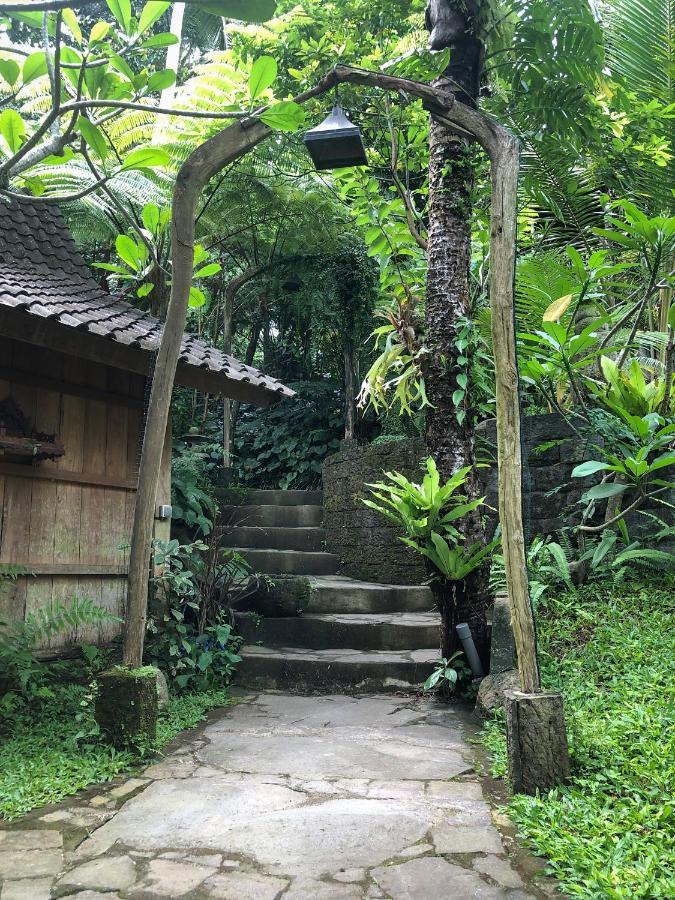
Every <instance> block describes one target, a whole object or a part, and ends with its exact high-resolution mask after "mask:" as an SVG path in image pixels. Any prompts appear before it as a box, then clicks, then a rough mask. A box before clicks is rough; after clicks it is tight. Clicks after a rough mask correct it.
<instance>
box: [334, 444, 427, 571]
mask: <svg viewBox="0 0 675 900" xmlns="http://www.w3.org/2000/svg"><path fill="white" fill-rule="evenodd" d="M425 455H426V451H425V449H424V442H423V441H422V440H420V439H404V440H396V441H386V442H382V443H380V444H370V445H368V446H366V447H363V446H358V445H356V444H354V442H345V443H343V445H341V449H340V451H339V452H338V453H335V454H333V455H332V456H329V457H327V459H326V460H325V462H324V469H323V512H324V527H325V529H326V550H328V552H329V553H334V554H336V556H338V557H339V559H340V572H341V573H342V574H343V575H347V576H349V577H351V578H358V579H360V580H363V581H376V582H382V583H387V584H422V583H423V582H424V581H425V580H426V577H427V575H426V569H425V567H424V562H423V560H422V558H421V557H420V556H419V554H417V553H415V552H414V551H413V550H411V549H410V548H408V547H406V546H405V545H404V544H402V543H401V540H400V533H399V531H398V530H397V529H396V528H395V527H394V526H392V525H390V524H389V523H388V522H386V521H385V520H384V519H383V518H382V517H381V516H380V515H378V513H376V512H374V511H373V510H371V509H368V507H367V506H365V504H364V503H363V498H364V497H368V496H370V494H369V491H368V488H367V487H366V484H368V483H369V482H375V481H380V480H381V478H382V474H383V472H386V471H398V472H403V473H404V474H405V475H406V476H407V477H409V478H418V477H419V476H420V475H421V465H422V461H423V459H424V457H425Z"/></svg>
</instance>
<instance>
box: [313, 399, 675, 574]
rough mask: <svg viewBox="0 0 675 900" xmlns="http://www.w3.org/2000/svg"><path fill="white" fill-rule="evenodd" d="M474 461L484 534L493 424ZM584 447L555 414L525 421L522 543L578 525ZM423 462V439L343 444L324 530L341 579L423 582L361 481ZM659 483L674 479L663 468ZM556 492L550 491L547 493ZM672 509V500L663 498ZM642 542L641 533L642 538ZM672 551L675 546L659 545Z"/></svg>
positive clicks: (419, 567) (492, 471)
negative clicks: (478, 463)
mask: <svg viewBox="0 0 675 900" xmlns="http://www.w3.org/2000/svg"><path fill="white" fill-rule="evenodd" d="M476 431H477V443H478V446H477V456H478V458H479V459H481V460H482V461H483V460H484V461H485V462H488V463H491V464H490V465H489V467H488V468H484V469H481V475H480V477H481V480H482V481H483V485H484V487H483V490H484V493H485V495H486V502H487V503H488V505H489V506H490V507H493V510H494V511H489V512H488V514H487V518H488V529H487V530H488V534H489V535H492V534H493V533H494V530H495V528H496V525H497V506H498V499H497V464H496V459H497V446H496V424H495V421H494V419H491V420H489V421H487V422H483V423H481V425H479V426H478V428H477V430H476ZM600 443H601V439H600V438H596V439H594V440H593V441H592V442H585V441H583V440H582V439H580V438H579V437H578V436H577V435H575V433H574V431H573V430H572V429H571V428H570V426H569V425H568V424H567V423H566V422H565V420H564V419H563V418H562V417H561V416H558V415H555V414H554V415H536V416H526V417H525V418H524V419H523V517H524V524H525V539H526V542H527V543H528V544H529V543H530V541H531V540H532V538H533V537H534V536H535V535H542V536H544V535H547V534H552V533H553V532H555V531H557V530H558V529H559V528H562V527H563V526H565V525H573V524H577V523H578V522H579V517H580V513H581V507H580V506H579V505H578V503H579V500H580V499H581V495H582V494H583V492H584V491H586V490H587V489H588V488H589V487H590V486H591V485H592V484H595V483H597V481H598V480H599V478H598V476H592V477H590V478H572V470H573V469H574V468H575V466H578V465H579V464H580V463H582V462H585V461H586V460H588V459H595V458H597V450H596V449H595V445H596V444H600ZM425 456H426V451H425V448H424V442H423V441H422V440H421V439H417V440H404V441H392V442H391V443H386V444H379V445H378V444H375V445H372V444H371V445H369V446H364V447H358V446H356V445H355V444H353V443H351V444H349V445H346V443H345V445H343V449H341V450H340V452H339V453H336V454H334V455H333V456H329V457H328V458H327V459H326V461H325V464H324V475H323V484H324V507H325V513H324V520H325V521H324V524H325V528H326V549H327V550H328V551H329V552H331V553H335V554H336V555H337V556H338V557H339V558H340V560H341V563H342V567H341V573H342V574H344V575H348V576H349V577H351V578H360V579H364V580H368V581H379V582H384V583H398V584H419V583H421V582H422V581H423V580H424V579H425V569H424V564H423V563H422V562H421V560H420V559H419V557H418V556H417V555H416V554H415V553H413V551H411V550H409V549H408V548H407V547H405V546H404V545H403V544H402V543H401V542H400V540H398V537H397V531H396V529H395V528H394V527H393V526H388V525H387V524H386V523H385V521H384V520H383V519H382V518H381V517H380V516H378V515H377V513H375V512H373V511H372V510H369V509H368V508H367V507H365V506H364V505H363V503H362V502H361V498H362V497H364V496H368V492H367V489H365V488H364V483H365V482H372V481H378V480H380V477H381V475H382V471H383V470H387V471H399V472H403V474H404V475H406V476H407V477H408V478H413V477H415V476H420V475H421V469H422V463H423V460H424V458H425ZM663 477H664V478H670V479H675V472H674V473H671V472H670V471H669V470H665V472H664V475H663ZM552 492H555V493H552ZM667 499H668V500H669V501H670V502H672V503H675V495H673V496H670V495H667ZM649 511H651V512H653V513H655V514H656V515H658V516H659V517H660V518H662V519H664V520H665V521H667V522H669V524H673V522H674V517H673V514H672V512H669V511H668V510H667V509H666V508H664V507H663V506H661V507H654V508H651V509H650V510H649ZM627 521H628V527H629V531H630V533H631V536H632V537H634V538H639V537H640V535H641V532H643V531H644V529H645V524H646V522H647V520H646V519H645V518H644V517H643V516H640V515H638V514H633V515H632V516H630V517H629V518H628V520H627ZM644 536H645V537H646V536H647V535H646V534H645V535H644ZM659 548H660V549H662V550H666V549H668V550H673V551H674V552H675V541H669V542H667V543H666V542H664V543H662V544H660V545H659Z"/></svg>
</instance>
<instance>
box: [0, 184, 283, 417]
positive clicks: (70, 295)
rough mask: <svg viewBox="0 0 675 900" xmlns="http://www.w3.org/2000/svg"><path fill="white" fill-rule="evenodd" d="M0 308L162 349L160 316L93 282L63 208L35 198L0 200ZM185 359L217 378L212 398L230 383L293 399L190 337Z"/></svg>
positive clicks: (212, 382) (148, 348) (183, 350)
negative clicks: (116, 296) (112, 293)
mask: <svg viewBox="0 0 675 900" xmlns="http://www.w3.org/2000/svg"><path fill="white" fill-rule="evenodd" d="M0 306H4V307H10V308H13V309H15V310H17V311H21V312H26V313H28V314H30V315H31V316H37V317H40V318H43V319H49V320H51V321H53V322H55V323H58V324H60V325H63V326H67V327H70V328H75V329H78V330H80V331H86V332H88V333H89V334H92V335H97V336H99V337H102V338H105V339H108V340H110V341H114V342H116V343H118V344H123V345H126V346H128V347H131V348H136V349H140V350H142V351H146V352H148V353H151V352H153V351H155V350H157V348H158V346H159V341H160V338H161V334H162V327H163V324H162V322H161V321H160V320H159V319H156V318H155V317H154V316H151V315H150V314H149V313H145V312H142V311H141V310H139V309H137V308H136V307H134V306H132V305H131V304H130V303H127V302H126V301H125V300H118V299H115V298H114V297H112V296H111V295H110V294H108V293H107V292H106V291H104V290H103V289H102V288H101V287H100V286H99V285H98V284H97V282H96V281H94V279H93V277H92V274H91V272H90V270H89V268H88V266H87V264H86V263H85V261H84V259H83V258H82V256H81V255H80V253H79V252H78V250H77V247H76V245H75V240H74V239H73V236H72V235H71V233H70V231H69V230H68V227H67V225H66V223H65V221H64V220H63V217H62V216H61V213H60V212H59V210H58V209H57V207H56V206H54V205H53V204H51V203H36V202H31V199H30V198H26V199H24V198H12V199H11V200H2V199H0ZM180 362H181V363H182V369H183V371H185V367H188V369H199V370H200V371H201V372H202V373H204V374H206V375H212V378H209V390H212V391H213V393H224V394H225V395H226V396H227V383H228V382H230V383H232V382H238V383H240V385H241V384H242V383H243V384H246V385H248V386H250V387H251V388H252V389H253V390H254V391H255V392H256V393H258V394H260V393H263V394H265V393H266V394H268V395H269V394H274V395H276V397H277V398H278V399H282V398H283V397H291V396H293V391H292V390H290V388H287V387H285V386H284V385H283V384H281V382H280V381H277V379H276V378H270V377H268V376H266V375H263V374H262V373H261V372H259V371H258V370H257V369H254V368H252V367H251V366H246V365H244V364H243V363H241V362H239V361H238V360H236V359H235V358H234V357H232V356H228V355H226V354H225V353H223V352H221V351H220V350H218V349H216V348H215V347H212V346H210V345H209V344H206V343H204V341H201V340H199V339H198V338H196V337H193V336H192V335H190V334H186V335H185V337H184V338H183V344H182V347H181V353H180ZM179 372H180V368H179ZM177 380H178V381H180V376H178V377H177ZM211 385H212V386H211ZM260 399H262V398H260ZM252 402H255V400H254V399H253V400H252ZM263 402H269V399H267V398H265V400H263ZM272 402H274V401H272Z"/></svg>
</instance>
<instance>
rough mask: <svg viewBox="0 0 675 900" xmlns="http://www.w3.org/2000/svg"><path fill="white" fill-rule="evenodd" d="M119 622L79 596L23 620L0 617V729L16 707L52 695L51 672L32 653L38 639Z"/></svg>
mask: <svg viewBox="0 0 675 900" xmlns="http://www.w3.org/2000/svg"><path fill="white" fill-rule="evenodd" d="M19 574H21V573H19ZM119 621H121V620H120V619H119V618H118V617H117V616H114V615H113V614H112V613H111V612H110V611H109V610H107V609H104V608H103V607H101V606H96V605H95V604H94V603H92V601H91V600H87V599H79V598H75V599H73V600H71V601H70V603H66V604H64V603H61V602H59V601H57V602H54V603H52V604H51V605H50V606H48V607H44V608H42V609H39V610H38V611H37V612H36V613H33V614H28V615H27V616H26V617H25V621H23V622H12V623H10V624H8V623H6V622H3V621H2V620H0V732H2V731H4V730H6V729H7V728H8V727H10V726H11V722H12V719H13V717H14V716H15V715H16V714H17V712H18V711H19V710H23V709H29V708H31V706H32V705H33V704H35V703H36V702H42V701H44V700H46V699H49V698H50V697H51V696H52V687H51V682H52V681H53V679H54V674H55V673H54V671H53V669H51V668H50V667H48V666H46V665H44V664H43V663H40V662H39V661H38V660H37V659H36V658H35V656H34V655H33V651H34V650H35V649H36V646H37V644H38V643H39V642H42V641H45V640H48V639H49V638H51V637H55V636H58V635H59V634H63V633H64V632H65V631H69V630H71V629H74V628H77V627H82V626H85V625H100V624H102V623H104V622H119Z"/></svg>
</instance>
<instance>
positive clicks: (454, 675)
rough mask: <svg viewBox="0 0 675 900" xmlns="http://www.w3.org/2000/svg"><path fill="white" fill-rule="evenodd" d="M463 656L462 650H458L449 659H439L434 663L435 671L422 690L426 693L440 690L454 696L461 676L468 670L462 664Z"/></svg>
mask: <svg viewBox="0 0 675 900" xmlns="http://www.w3.org/2000/svg"><path fill="white" fill-rule="evenodd" d="M463 655H464V654H463V653H462V651H461V650H457V651H456V652H455V653H453V654H452V656H450V657H449V658H447V659H446V658H445V657H441V658H440V659H437V660H436V662H435V663H434V665H435V669H434V671H433V672H432V673H431V675H430V676H429V677H428V678H427V680H426V681H425V682H424V684H423V685H422V690H423V691H424V692H425V693H426V692H427V691H433V690H438V689H439V688H440V689H442V690H444V691H446V692H447V693H449V694H454V692H455V690H456V689H457V682H458V680H459V676H460V674H461V672H462V670H463V669H465V668H466V666H464V665H463V664H462V663H461V658H462V656H463Z"/></svg>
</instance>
